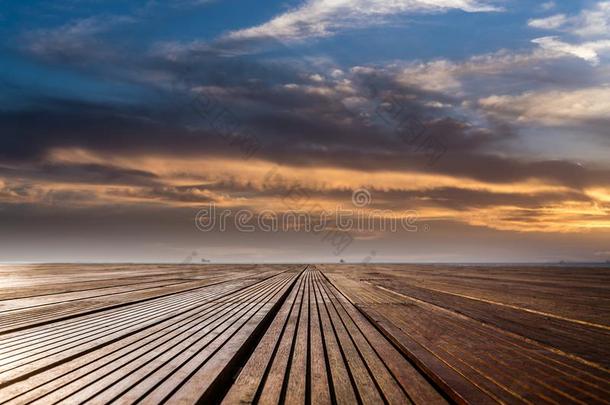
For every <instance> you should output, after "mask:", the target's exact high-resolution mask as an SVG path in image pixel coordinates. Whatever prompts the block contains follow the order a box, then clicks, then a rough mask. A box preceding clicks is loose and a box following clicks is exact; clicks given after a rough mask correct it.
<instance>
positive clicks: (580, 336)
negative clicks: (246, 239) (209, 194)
mask: <svg viewBox="0 0 610 405" xmlns="http://www.w3.org/2000/svg"><path fill="white" fill-rule="evenodd" d="M0 282H1V284H0V403H2V404H4V403H10V404H26V403H28V404H29V403H38V404H47V403H49V404H50V403H66V404H73V403H110V402H113V403H120V404H123V403H124V404H131V403H146V404H148V403H224V404H240V403H263V404H277V403H289V404H294V403H303V404H306V403H315V404H339V403H341V404H354V403H361V404H376V403H379V404H411V403H415V404H441V403H473V404H480V403H507V404H512V403H556V404H564V403H580V404H590V403H610V269H609V268H603V267H600V268H592V267H580V268H576V267H559V266H556V267H553V266H547V267H535V266H513V267H509V266H440V265H437V266H431V265H430V266H424V265H373V264H366V265H348V264H342V265H329V264H326V265H324V264H322V265H294V264H293V265H280V264H277V265H213V264H209V265H188V264H185V265H155V264H151V265H144V264H138V265H121V264H116V265H75V264H70V265H67V264H66V265H61V264H54V265H2V266H0Z"/></svg>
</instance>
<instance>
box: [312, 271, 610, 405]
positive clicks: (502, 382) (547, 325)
mask: <svg viewBox="0 0 610 405" xmlns="http://www.w3.org/2000/svg"><path fill="white" fill-rule="evenodd" d="M321 268H322V270H323V272H324V274H325V275H326V276H327V277H328V278H329V279H330V280H331V281H332V282H333V283H334V284H335V285H336V286H337V287H338V288H339V289H340V290H341V291H343V292H344V293H345V294H346V296H347V297H349V299H350V301H351V302H352V303H354V305H355V306H356V307H358V308H359V309H360V310H361V311H363V312H364V313H365V314H366V315H367V317H368V319H369V320H371V321H372V322H374V323H375V324H377V325H378V326H379V327H381V328H382V330H384V334H385V335H386V337H388V338H389V339H391V340H392V341H394V342H395V343H396V344H397V345H398V346H399V347H400V348H401V350H402V351H403V353H405V354H406V355H407V356H408V357H409V358H411V359H412V360H413V361H415V362H416V363H417V364H419V366H420V368H421V369H422V370H425V371H426V372H427V374H428V375H429V376H430V377H431V378H433V379H434V380H435V381H437V382H438V383H439V384H440V385H441V386H442V387H443V389H444V390H445V391H446V392H448V393H449V395H451V396H452V398H453V399H454V400H458V401H460V400H464V401H466V402H473V403H479V402H481V401H482V400H483V398H481V392H483V393H484V394H485V395H487V396H488V397H489V398H490V399H491V400H492V401H497V402H505V403H543V402H544V403H609V402H610V327H609V325H610V316H608V314H610V268H586V267H584V268H567V267H514V268H510V267H496V266H490V267H485V266H483V267H479V266H476V267H473V266H471V267H464V266H459V267H449V266H415V265H375V266H372V265H370V266H367V265H365V266H362V265H360V266H349V265H345V266H331V265H327V266H321Z"/></svg>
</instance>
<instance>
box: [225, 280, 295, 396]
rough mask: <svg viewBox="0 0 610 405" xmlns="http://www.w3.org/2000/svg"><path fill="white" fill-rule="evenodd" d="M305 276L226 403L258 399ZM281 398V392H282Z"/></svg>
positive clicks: (276, 318)
mask: <svg viewBox="0 0 610 405" xmlns="http://www.w3.org/2000/svg"><path fill="white" fill-rule="evenodd" d="M303 278H304V277H303V276H301V277H299V280H298V282H297V284H296V286H295V288H293V289H292V291H291V292H290V295H289V296H288V298H287V299H286V302H284V304H283V305H282V307H281V309H280V310H279V311H278V314H277V315H276V317H275V318H274V320H273V322H272V323H271V325H270V326H269V329H268V330H267V332H266V333H265V335H264V336H263V338H262V339H261V341H260V343H259V344H258V345H257V347H256V350H255V351H254V352H253V353H252V356H251V357H250V358H249V359H248V362H247V363H246V364H245V365H244V367H243V369H242V371H241V372H240V373H239V375H238V377H237V379H236V381H235V382H234V384H233V385H232V386H231V388H230V390H229V392H228V393H227V395H226V396H225V398H224V399H223V404H234V403H252V402H254V401H255V400H256V401H258V396H257V394H260V391H262V387H263V386H264V384H265V382H266V380H267V375H268V373H269V369H270V367H271V364H272V363H273V361H274V358H275V356H276V354H277V351H278V347H279V345H280V342H281V341H282V338H283V337H284V335H285V333H286V328H287V325H288V321H289V319H290V315H291V314H292V313H293V310H294V308H295V306H297V307H298V305H299V304H300V302H301V301H300V299H298V298H299V294H300V293H301V291H302V289H301V288H302V283H303ZM278 397H279V394H278Z"/></svg>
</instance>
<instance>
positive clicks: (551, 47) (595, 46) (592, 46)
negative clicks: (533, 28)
mask: <svg viewBox="0 0 610 405" xmlns="http://www.w3.org/2000/svg"><path fill="white" fill-rule="evenodd" d="M532 42H533V43H535V44H538V45H539V46H540V47H542V48H543V49H545V50H547V51H549V52H552V53H555V54H567V55H573V56H576V57H577V58H580V59H584V60H586V61H587V62H589V63H591V64H592V65H594V66H595V65H598V64H599V53H600V52H603V51H607V50H610V40H599V41H590V42H583V43H580V44H569V43H566V42H563V41H561V40H560V39H559V38H558V37H542V38H536V39H533V40H532Z"/></svg>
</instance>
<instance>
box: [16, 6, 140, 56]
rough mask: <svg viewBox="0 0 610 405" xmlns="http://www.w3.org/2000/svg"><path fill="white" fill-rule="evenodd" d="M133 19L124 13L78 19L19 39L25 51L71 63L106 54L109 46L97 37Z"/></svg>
mask: <svg viewBox="0 0 610 405" xmlns="http://www.w3.org/2000/svg"><path fill="white" fill-rule="evenodd" d="M136 21H137V19H136V18H135V17H132V16H127V15H100V16H93V17H87V18H81V19H77V20H74V21H71V22H69V23H66V24H64V25H61V26H59V27H55V28H45V29H37V30H34V31H30V32H28V33H27V34H25V35H24V37H23V41H24V45H25V47H26V49H27V50H28V51H29V52H31V53H32V54H34V55H36V56H39V57H42V58H47V59H53V60H60V61H63V62H72V63H82V62H86V61H91V60H94V59H95V60H100V59H105V58H108V57H110V56H111V55H112V54H113V48H112V47H110V46H108V42H107V41H103V40H101V39H100V38H99V37H100V36H101V35H102V34H105V33H108V32H110V31H111V30H113V29H115V28H117V27H121V26H124V25H126V24H131V23H134V22H136Z"/></svg>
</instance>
